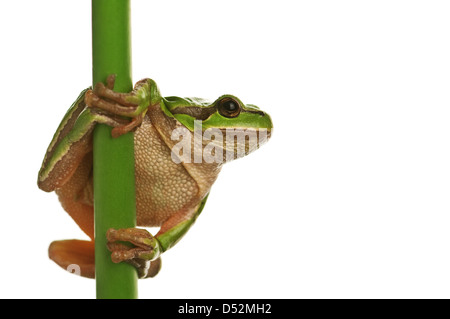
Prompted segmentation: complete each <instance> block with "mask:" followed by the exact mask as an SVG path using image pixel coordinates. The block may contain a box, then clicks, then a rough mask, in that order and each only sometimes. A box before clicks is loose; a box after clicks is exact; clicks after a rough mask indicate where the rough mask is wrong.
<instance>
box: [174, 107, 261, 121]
mask: <svg viewBox="0 0 450 319" xmlns="http://www.w3.org/2000/svg"><path fill="white" fill-rule="evenodd" d="M216 111H217V107H216V106H215V105H213V106H208V107H198V106H186V107H177V108H175V109H173V110H172V111H171V113H172V114H186V115H189V116H191V117H193V118H195V119H196V120H201V121H205V120H207V119H208V118H209V117H210V116H211V115H213V114H214V113H215V112H216ZM241 113H254V114H259V115H261V116H264V115H265V114H264V112H262V111H258V110H248V109H244V108H242V107H241Z"/></svg>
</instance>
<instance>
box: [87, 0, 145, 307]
mask: <svg viewBox="0 0 450 319" xmlns="http://www.w3.org/2000/svg"><path fill="white" fill-rule="evenodd" d="M92 57H93V84H95V83H98V82H105V80H106V78H107V76H108V75H110V74H116V82H115V87H114V89H115V90H116V91H118V92H129V91H131V89H132V80H131V39H130V2H129V0H92ZM94 211H95V276H96V285H97V298H98V299H119V298H120V299H122V298H123V299H134V298H137V274H136V270H135V269H134V267H132V266H130V265H129V264H126V263H119V264H114V263H112V261H111V253H110V252H109V251H108V249H107V247H106V231H107V230H108V229H109V228H127V227H135V226H136V203H135V182H134V145H133V134H132V133H128V134H125V135H123V136H121V137H119V138H115V139H113V138H112V137H111V128H110V127H108V126H106V125H97V127H96V129H95V131H94Z"/></svg>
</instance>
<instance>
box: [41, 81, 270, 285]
mask: <svg viewBox="0 0 450 319" xmlns="http://www.w3.org/2000/svg"><path fill="white" fill-rule="evenodd" d="M114 81H115V76H114V75H110V76H109V77H108V78H107V81H106V84H103V83H98V84H96V85H95V87H94V88H93V89H91V88H88V89H86V90H83V91H82V92H81V94H80V95H79V96H78V98H77V99H76V100H75V102H74V103H73V104H72V106H71V107H70V108H69V110H68V111H67V113H66V115H65V116H64V118H63V119H62V121H61V123H60V125H59V127H58V129H57V131H56V133H55V134H54V137H53V139H52V141H51V143H50V145H49V147H48V149H47V152H46V154H45V157H44V160H43V163H42V167H41V169H40V171H39V175H38V186H39V188H40V189H42V190H44V191H46V192H51V191H55V192H56V194H57V195H58V198H59V200H60V202H61V204H62V206H63V208H64V210H66V211H67V213H69V215H70V216H71V217H72V218H73V219H74V221H75V222H76V223H77V224H78V225H79V227H80V228H81V229H82V230H83V231H84V232H85V233H86V234H87V235H88V236H89V237H90V239H91V240H90V241H82V240H60V241H54V242H52V243H51V244H50V247H49V257H50V258H51V259H52V260H53V261H55V262H56V263H57V264H58V265H59V266H61V267H63V268H64V269H68V267H69V266H70V265H73V264H75V265H78V266H79V267H80V271H81V275H82V276H85V277H89V278H94V276H95V265H94V212H93V196H94V194H93V183H92V179H93V177H92V176H93V175H92V157H93V155H92V144H93V142H92V134H93V129H94V127H95V125H96V124H97V123H102V124H107V125H110V126H112V127H113V129H112V131H111V134H112V136H113V137H119V136H120V135H122V134H124V133H127V132H130V131H133V132H134V154H135V175H136V176H135V180H136V182H135V183H136V219H137V225H138V226H140V227H160V229H159V231H158V233H157V234H156V235H155V236H152V235H151V234H150V233H149V232H148V231H147V230H145V229H142V228H127V229H110V230H108V232H107V234H106V236H107V242H108V249H109V250H110V251H111V259H112V261H113V262H115V263H118V262H128V263H130V264H132V265H134V266H135V267H136V269H137V271H138V275H139V277H140V278H147V277H153V276H155V275H156V274H157V273H158V271H159V269H160V266H161V262H160V255H161V254H162V253H163V252H165V251H167V250H168V249H170V248H171V247H173V246H174V245H175V244H176V243H177V242H178V241H179V240H180V239H181V237H182V236H183V235H184V234H185V233H186V232H187V231H188V230H189V228H190V227H191V226H192V224H193V223H194V221H195V220H196V218H197V217H198V216H199V215H200V213H201V211H202V209H203V207H204V205H205V202H206V200H207V197H208V194H209V192H210V189H211V186H212V185H213V183H214V182H215V180H216V178H217V176H218V174H219V172H220V169H221V167H222V165H223V164H224V163H225V162H227V161H229V160H232V159H234V158H236V157H237V156H236V154H237V153H239V152H238V151H239V148H241V150H243V152H242V154H243V155H246V154H248V153H250V152H251V151H253V150H255V149H257V148H258V147H259V146H260V145H261V144H262V143H264V142H265V141H267V140H268V138H269V137H270V135H271V132H272V120H271V118H270V116H269V115H268V114H267V113H265V112H263V111H261V110H260V109H259V108H258V107H256V106H254V105H251V104H243V103H242V102H241V101H240V100H239V99H238V98H237V97H235V96H232V95H223V96H221V97H219V98H218V99H216V100H215V101H214V102H208V101H206V100H204V99H200V98H180V97H173V96H170V97H162V96H161V94H160V92H159V89H158V87H157V85H156V83H155V82H154V81H153V80H151V79H143V80H141V81H139V82H137V83H136V85H135V87H134V89H133V91H131V92H130V93H117V92H115V91H114V90H113V89H114ZM230 132H231V133H230ZM228 133H230V134H232V137H231V138H229V136H228ZM237 133H246V134H247V135H248V136H245V137H244V139H239V137H237V136H236V135H237ZM233 134H234V135H233ZM226 135H227V136H226ZM255 136H256V137H257V141H256V143H255V139H254V138H252V137H255ZM180 137H183V140H184V143H183V144H182V146H183V145H184V146H186V148H184V149H183V148H182V147H181V148H180V143H181V141H180ZM186 137H188V138H190V141H189V139H188V142H187V143H186V140H185V139H186ZM261 137H262V138H261ZM174 149H177V150H178V151H174ZM189 150H190V151H191V153H192V154H188V153H189V152H188V151H189ZM202 153H203V154H202ZM230 153H231V155H232V156H229V155H230ZM198 154H202V155H203V156H198ZM225 199H226V197H225ZM124 242H125V243H128V245H126V244H124Z"/></svg>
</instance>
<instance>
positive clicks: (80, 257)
mask: <svg viewBox="0 0 450 319" xmlns="http://www.w3.org/2000/svg"><path fill="white" fill-rule="evenodd" d="M48 255H49V257H50V259H51V260H53V261H54V262H55V263H57V264H58V265H59V266H60V267H62V268H63V269H65V270H67V271H69V272H72V273H75V274H79V275H81V276H83V277H88V278H94V277H95V245H94V242H92V241H85V240H76V239H73V240H59V241H54V242H52V243H51V244H50V247H49V248H48Z"/></svg>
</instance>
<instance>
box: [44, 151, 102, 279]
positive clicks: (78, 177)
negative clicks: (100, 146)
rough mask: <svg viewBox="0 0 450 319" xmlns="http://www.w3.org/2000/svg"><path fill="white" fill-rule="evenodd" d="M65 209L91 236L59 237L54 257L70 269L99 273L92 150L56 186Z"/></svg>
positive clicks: (53, 245) (52, 247) (84, 273)
mask: <svg viewBox="0 0 450 319" xmlns="http://www.w3.org/2000/svg"><path fill="white" fill-rule="evenodd" d="M56 194H57V195H58V197H59V200H60V202H61V205H62V206H63V208H64V210H65V211H67V213H68V214H69V215H70V216H71V217H72V218H73V220H74V221H75V222H76V223H77V224H78V226H79V227H80V228H81V229H82V230H83V231H84V232H85V233H86V235H88V236H89V237H90V239H91V240H90V241H84V240H74V239H72V240H59V241H54V242H52V243H51V244H50V247H49V250H48V253H49V257H50V259H52V260H53V261H54V262H56V263H57V264H58V265H59V266H61V267H62V268H63V269H66V270H77V269H79V270H80V272H81V273H80V275H81V276H84V277H88V278H94V276H95V254H94V246H95V245H94V208H93V189H92V152H88V153H87V154H86V155H85V156H84V158H83V160H81V162H80V164H79V165H78V167H77V168H76V170H75V172H74V173H73V175H72V176H71V177H70V179H69V180H68V181H67V182H66V183H65V184H64V185H63V186H62V187H61V188H58V189H56Z"/></svg>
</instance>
